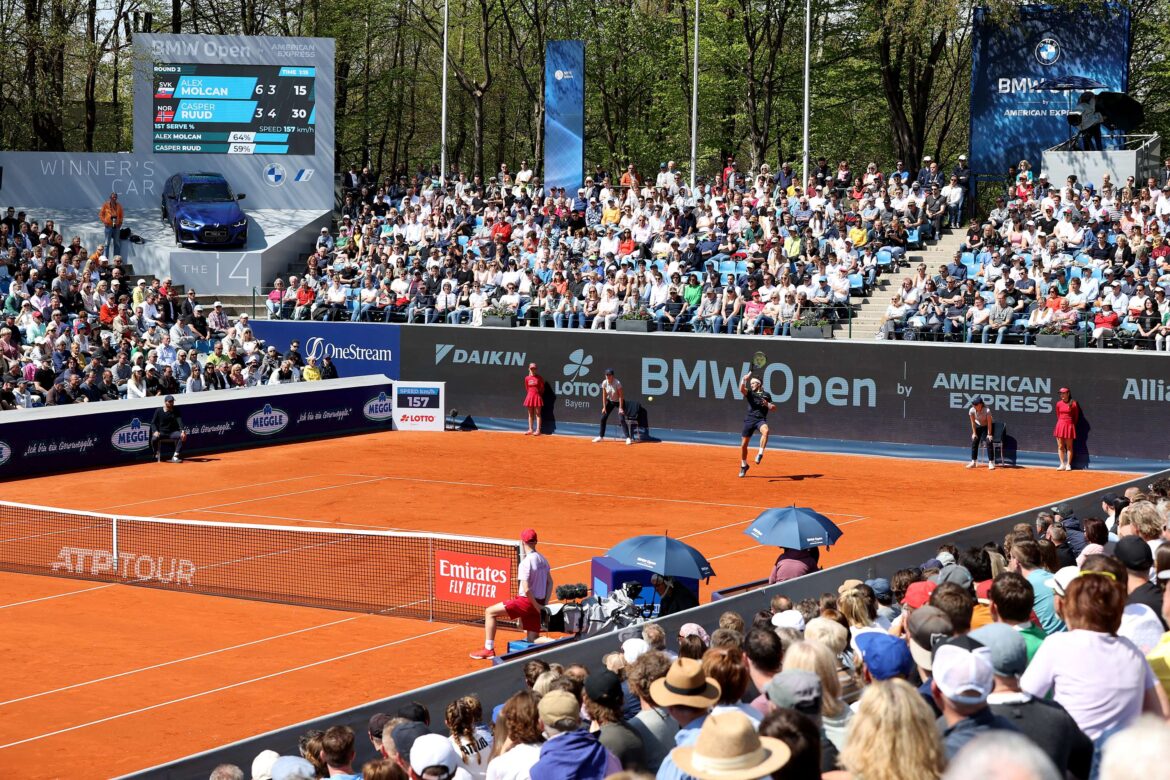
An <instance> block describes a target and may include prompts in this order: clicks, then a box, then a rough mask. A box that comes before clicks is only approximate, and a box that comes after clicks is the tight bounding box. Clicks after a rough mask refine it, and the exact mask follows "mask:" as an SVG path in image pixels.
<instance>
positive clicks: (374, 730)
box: [368, 712, 391, 741]
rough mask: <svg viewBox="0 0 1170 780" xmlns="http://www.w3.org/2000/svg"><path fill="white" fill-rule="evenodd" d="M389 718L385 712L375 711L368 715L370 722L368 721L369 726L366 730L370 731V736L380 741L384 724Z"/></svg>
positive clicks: (384, 727)
mask: <svg viewBox="0 0 1170 780" xmlns="http://www.w3.org/2000/svg"><path fill="white" fill-rule="evenodd" d="M390 720H391V717H390V716H389V715H387V714H386V713H384V712H375V713H374V714H373V715H372V716H371V717H370V723H369V728H368V731H369V732H370V737H372V738H373V739H376V740H379V741H380V740H381V739H382V732H383V731H384V730H385V729H386V724H387V723H389V722H390Z"/></svg>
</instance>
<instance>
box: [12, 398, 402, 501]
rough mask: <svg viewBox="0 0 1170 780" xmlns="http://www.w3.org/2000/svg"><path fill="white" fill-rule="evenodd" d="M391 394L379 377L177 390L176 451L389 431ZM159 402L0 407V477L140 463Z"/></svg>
mask: <svg viewBox="0 0 1170 780" xmlns="http://www.w3.org/2000/svg"><path fill="white" fill-rule="evenodd" d="M391 394H392V390H391V384H390V382H388V381H386V380H385V379H383V378H380V377H379V378H367V379H335V380H332V381H329V382H303V383H302V382H298V383H296V384H293V385H281V386H279V387H257V388H247V389H243V390H228V391H213V392H209V393H197V394H195V395H192V396H187V395H179V396H176V399H175V408H176V410H177V411H178V412H179V413H180V415H182V418H183V427H184V430H186V431H187V443H186V444H185V445H184V446H183V455H189V454H194V453H199V452H218V451H223V450H230V449H238V448H246V447H258V446H261V445H265V444H281V443H284V442H289V441H298V440H302V439H315V438H331V437H334V436H343V435H346V434H353V433H373V432H376V431H388V430H391V428H392V425H393V417H394V409H393V401H392V399H391ZM161 407H162V399H160V398H145V399H142V400H136V401H126V400H122V401H105V402H102V403H95V404H75V405H72V406H56V407H45V408H40V409H31V410H20V411H15V412H5V413H4V420H5V423H4V425H3V427H2V428H0V480H7V479H15V478H18V477H29V476H35V475H39V474H52V473H55V472H59V471H74V470H77V469H85V468H96V467H102V466H121V465H125V464H129V463H140V462H142V461H144V460H147V459H149V458H150V457H151V449H150V434H151V428H150V422H151V420H152V419H153V417H154V412H155V410H156V409H158V408H161ZM166 454H168V455H169V454H170V449H167V450H166Z"/></svg>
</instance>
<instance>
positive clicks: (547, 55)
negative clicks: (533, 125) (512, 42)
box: [544, 41, 585, 192]
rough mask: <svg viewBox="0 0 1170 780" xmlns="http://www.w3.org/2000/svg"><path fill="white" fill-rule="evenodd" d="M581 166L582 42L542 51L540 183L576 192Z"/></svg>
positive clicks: (555, 43) (556, 44) (554, 45)
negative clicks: (542, 142) (541, 157)
mask: <svg viewBox="0 0 1170 780" xmlns="http://www.w3.org/2000/svg"><path fill="white" fill-rule="evenodd" d="M584 169H585V41H549V42H548V43H547V44H546V45H545V50H544V184H545V188H546V189H547V188H549V187H564V188H565V189H567V190H569V191H570V192H576V191H577V188H578V187H580V186H581V184H582V182H583V181H584V178H583V175H584V174H583V171H584Z"/></svg>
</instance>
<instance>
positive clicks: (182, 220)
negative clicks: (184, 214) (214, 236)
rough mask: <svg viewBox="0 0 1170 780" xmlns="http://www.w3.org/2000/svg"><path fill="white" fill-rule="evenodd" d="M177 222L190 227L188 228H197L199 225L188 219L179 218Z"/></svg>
mask: <svg viewBox="0 0 1170 780" xmlns="http://www.w3.org/2000/svg"><path fill="white" fill-rule="evenodd" d="M179 224H180V225H181V226H183V227H185V228H188V229H190V230H198V229H199V227H200V225H199V223H198V222H192V221H191V220H189V219H180V220H179Z"/></svg>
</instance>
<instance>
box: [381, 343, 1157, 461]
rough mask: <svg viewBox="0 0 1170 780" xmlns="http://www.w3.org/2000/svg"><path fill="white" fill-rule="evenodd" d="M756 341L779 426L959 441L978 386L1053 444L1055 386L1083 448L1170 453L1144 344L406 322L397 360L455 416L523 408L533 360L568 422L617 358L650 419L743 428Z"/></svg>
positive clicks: (1021, 429) (791, 430)
mask: <svg viewBox="0 0 1170 780" xmlns="http://www.w3.org/2000/svg"><path fill="white" fill-rule="evenodd" d="M756 350H763V351H764V352H765V353H766V354H767V357H768V361H769V362H768V365H767V366H766V368H765V369H764V370H763V372H762V378H763V381H764V387H765V389H766V390H767V391H768V392H769V393H771V394H772V396H773V400H774V401H775V402H776V404H777V406H778V409H777V411H776V412H775V413H774V414H773V415H772V423H773V426H774V429H776V430H777V431H778V432H779V433H780V434H781V435H783V436H794V437H808V438H816V439H840V440H847V441H865V442H891V443H899V444H913V445H928V446H944V447H960V448H961V447H963V446H966V444H968V443H969V442H970V437H971V429H970V425H969V422H968V419H967V408H968V407H969V406H970V403H971V400H972V399H973V398H974V397H975V396H977V395H978V396H981V397H982V398H984V399H985V400H986V401H987V403H988V405H989V406H990V407H991V408H992V410H993V411H994V413H995V418H996V419H997V420H999V421H1002V422H1005V423H1006V424H1007V427H1008V435H1009V436H1010V437H1011V438H1012V440H1013V442H1014V445H1015V447H1016V448H1017V449H1019V450H1029V451H1040V452H1049V451H1053V450H1054V448H1055V444H1054V442H1053V438H1052V431H1053V428H1054V427H1055V423H1056V419H1055V411H1054V408H1055V402H1056V397H1057V391H1058V390H1059V389H1060V388H1061V387H1064V386H1068V387H1070V388H1071V389H1072V392H1073V396H1074V397H1075V398H1076V399H1077V400H1078V401H1079V402H1080V404H1081V407H1082V410H1083V418H1084V419H1083V421H1082V424H1081V426H1080V428H1079V429H1078V439H1079V442H1078V448H1079V449H1080V451H1081V456H1082V457H1084V456H1086V455H1087V456H1090V457H1091V456H1092V455H1100V456H1111V457H1117V458H1141V459H1165V458H1167V457H1170V443H1168V442H1167V441H1166V439H1165V437H1164V436H1162V435H1160V432H1162V431H1165V430H1167V429H1168V428H1170V374H1168V372H1167V370H1166V369H1165V367H1164V365H1165V361H1164V360H1158V359H1156V358H1155V357H1150V356H1148V355H1142V354H1141V353H1134V354H1131V353H1125V354H1122V353H1117V352H1112V351H1110V352H1104V353H1102V352H1097V351H1096V350H1092V351H1089V350H1076V351H1073V350H1038V349H1031V348H1010V347H1009V348H990V347H974V346H973V347H962V346H954V347H947V346H937V345H918V344H892V343H881V344H879V343H865V342H859V343H841V342H832V341H811V340H810V341H796V340H790V339H766V338H764V339H751V338H734V339H731V338H726V337H718V336H715V337H712V336H672V335H669V334H648V335H634V334H626V333H593V332H587V331H586V332H578V331H565V330H560V331H556V330H538V329H528V328H522V329H521V328H516V329H502V328H501V329H495V328H467V327H462V328H461V327H447V326H432V327H420V328H409V329H405V330H404V331H403V343H402V362H401V367H402V377H403V378H404V379H413V380H426V381H445V382H446V383H447V385H446V390H447V405H448V406H449V407H454V408H458V409H459V410H460V412H461V413H465V414H470V415H472V416H473V417H475V416H483V417H502V418H520V417H523V416H524V409H523V407H522V402H523V399H524V384H523V380H524V376H525V374H526V373H527V371H526V367H527V365H528V364H529V363H530V362H534V363H536V364H537V365H538V370H539V372H540V374H541V375H542V376H543V377H544V379H545V382H546V384H547V385H548V391H547V394H546V397H545V408H546V410H549V412H546V414H547V413H551V415H552V417H553V418H554V419H555V420H556V421H562V422H594V421H596V419H597V417H598V415H599V414H600V413H601V410H602V408H603V403H602V397H601V388H600V382H601V380H602V378H603V376H604V371H605V369H606V368H613V369H614V371H615V373H616V375H617V378H618V379H619V380H621V382H622V384H623V386H624V388H625V392H626V397H627V399H630V400H638V401H640V402H641V403H642V404H643V405H644V406H646V408H647V410H648V413H649V415H650V423H651V426H652V427H654V428H659V427H665V428H675V429H684V430H699V431H726V432H738V431H739V430H740V427H741V422H742V420H743V417H744V413H745V411H746V405H745V404H744V402H743V399H742V396H741V395H740V393H739V379H740V377H741V376H743V374H744V373H746V372H747V370H748V369H749V368H750V359H751V356H752V354H753V353H754V352H755V351H756ZM650 397H653V398H654V400H653V401H652V402H650V401H649V398H650ZM1155 432H1157V433H1155Z"/></svg>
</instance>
